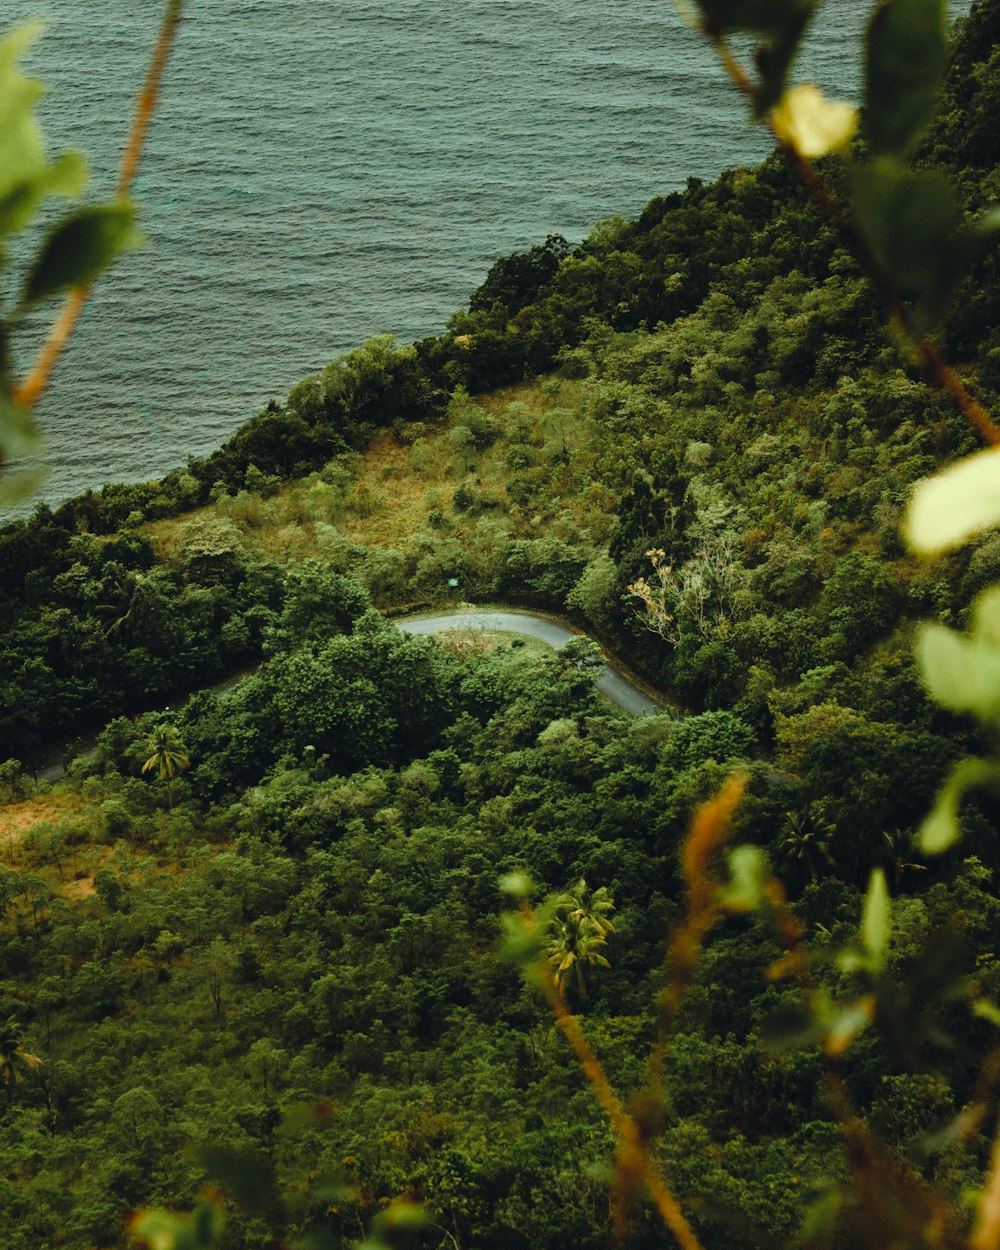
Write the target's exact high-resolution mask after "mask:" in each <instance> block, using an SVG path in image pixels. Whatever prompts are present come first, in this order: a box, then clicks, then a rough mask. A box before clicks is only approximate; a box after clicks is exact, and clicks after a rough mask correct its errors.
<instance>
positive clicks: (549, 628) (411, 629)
mask: <svg viewBox="0 0 1000 1250" xmlns="http://www.w3.org/2000/svg"><path fill="white" fill-rule="evenodd" d="M395 624H396V626H397V628H398V629H400V630H402V632H403V633H404V634H442V633H445V632H446V631H447V630H449V629H482V630H490V631H492V630H501V631H502V632H503V633H507V634H525V635H527V637H529V638H537V639H538V640H539V641H540V642H545V643H548V645H549V646H550V647H555V648H556V650H559V648H560V647H564V646H565V645H566V643H567V642H570V641H571V640H572V639H573V638H587V637H589V635H588V634H579V633H574V632H573V630H572V629H570V628H569V626H568V625H563V624H562V623H561V622H560V621H554V620H552V619H551V618H550V617H547V616H541V615H540V614H539V613H537V612H526V611H521V610H514V609H511V608H503V609H494V608H483V609H482V610H477V609H475V608H473V609H469V610H466V611H462V612H451V613H447V614H445V615H442V616H424V617H412V616H407V617H402V618H401V619H400V620H397V621H396V622H395ZM597 689H598V690H599V691H600V692H601V694H603V695H606V696H607V698H609V699H610V700H611V702H612V703H615V704H617V705H618V707H620V708H622V709H623V710H624V711H626V712H628V714H629V716H655V715H656V713H657V712H662V711H664V708H663V707H662V706H661V705H660V704H659V703H657V702H656V700H655V699H651V698H650V697H649V695H648V694H645V693H644V692H643V691H642V690H640V689H639V687H638V686H636V685H635V684H634V683H633V682H631V681H629V679H628V678H627V677H623V676H622V675H621V674H620V673H616V672H615V671H614V669H613V668H610V667H609V666H608V665H607V664H605V665H604V668H603V669H602V670H601V674H600V676H599V677H598V679H597Z"/></svg>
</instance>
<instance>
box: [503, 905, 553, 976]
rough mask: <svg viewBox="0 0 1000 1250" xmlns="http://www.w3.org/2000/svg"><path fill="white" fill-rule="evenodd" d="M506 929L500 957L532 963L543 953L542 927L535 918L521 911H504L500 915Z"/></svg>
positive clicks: (518, 962) (522, 962) (511, 960)
mask: <svg viewBox="0 0 1000 1250" xmlns="http://www.w3.org/2000/svg"><path fill="white" fill-rule="evenodd" d="M500 923H501V925H502V926H503V929H504V934H505V938H504V942H503V945H502V946H501V947H500V958H501V959H506V960H509V961H510V962H511V963H515V964H522V965H524V964H530V963H533V962H534V961H535V960H536V959H539V958H540V957H541V955H542V950H543V943H542V933H541V929H540V927H539V926H538V925H537V924H536V923H535V921H534V919H533V918H532V919H528V918H526V917H524V916H523V915H522V914H521V913H520V912H504V913H503V914H502V915H501V917H500Z"/></svg>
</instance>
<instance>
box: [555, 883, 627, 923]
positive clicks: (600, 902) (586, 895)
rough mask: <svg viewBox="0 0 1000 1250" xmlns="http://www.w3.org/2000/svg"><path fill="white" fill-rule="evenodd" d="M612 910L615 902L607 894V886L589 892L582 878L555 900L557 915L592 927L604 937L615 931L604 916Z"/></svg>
mask: <svg viewBox="0 0 1000 1250" xmlns="http://www.w3.org/2000/svg"><path fill="white" fill-rule="evenodd" d="M614 909H615V900H614V899H613V898H611V897H610V895H609V894H608V889H607V886H603V885H602V886H601V887H600V889H597V890H591V889H590V888H589V887H588V885H587V883H586V881H584V879H583V878H582V877H581V878H580V880H579V881H578V882H577V883H576V885H574V886H573V887H572V889H570V890H567V892H566V893H565V894H560V896H559V897H558V899H556V911H557V913H558V914H560V915H563V916H567V917H570V918H572V919H574V920H576V921H578V922H579V923H581V924H588V925H592V926H593V927H594V928H595V929H596V930H597V931H598V932H599V933H601V934H603V935H605V936H606V935H607V934H609V933H614V931H615V926H614V925H613V924H612V923H611V921H610V920H609V919H608V917H607V915H606V913H607V912H611V911H614Z"/></svg>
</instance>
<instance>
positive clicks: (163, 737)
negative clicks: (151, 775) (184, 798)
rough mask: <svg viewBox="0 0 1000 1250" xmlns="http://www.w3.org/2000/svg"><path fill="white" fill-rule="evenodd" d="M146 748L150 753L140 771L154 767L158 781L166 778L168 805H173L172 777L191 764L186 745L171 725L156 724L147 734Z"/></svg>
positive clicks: (146, 771)
mask: <svg viewBox="0 0 1000 1250" xmlns="http://www.w3.org/2000/svg"><path fill="white" fill-rule="evenodd" d="M146 750H147V751H149V752H151V754H150V757H149V759H148V760H147V761H146V762H145V764H143V766H142V771H143V772H144V773H148V772H150V771H151V770H152V769H154V768H155V769H156V776H157V778H158V779H159V780H160V781H163V780H164V779H165V780H166V782H167V793H168V794H169V796H170V806H171V807H173V805H174V789H173V787H174V777H176V775H177V774H178V773H179V772H181V771H182V770H183V769H185V768H188V767H189V766H190V764H191V761H190V760H189V759H188V753H187V747H186V746H185V745H184V743H183V742H181V736H180V734H179V733H178V732H177V730H176V729H175V728H174V726H173V725H157V726H156V728H155V729H154V730H153V732H152V733H151V734H150V735H149V740H148V741H147V743H146Z"/></svg>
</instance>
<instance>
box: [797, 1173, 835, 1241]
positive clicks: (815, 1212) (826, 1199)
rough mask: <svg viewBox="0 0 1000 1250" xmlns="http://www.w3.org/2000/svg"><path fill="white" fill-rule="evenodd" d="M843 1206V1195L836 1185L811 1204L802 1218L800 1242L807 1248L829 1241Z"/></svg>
mask: <svg viewBox="0 0 1000 1250" xmlns="http://www.w3.org/2000/svg"><path fill="white" fill-rule="evenodd" d="M843 1205H844V1197H843V1194H842V1193H841V1191H840V1188H839V1187H838V1186H836V1185H833V1186H831V1187H830V1188H829V1189H828V1190H826V1192H825V1193H823V1194H821V1195H820V1196H819V1197H818V1198H817V1199H816V1200H815V1201H814V1202H811V1203H810V1204H809V1206H808V1207H807V1208H806V1211H805V1215H804V1216H803V1218H802V1236H801V1238H800V1240H801V1242H802V1243H803V1244H805V1245H807V1246H808V1245H812V1243H813V1242H817V1241H828V1240H830V1239H831V1234H832V1232H833V1230H834V1228H835V1227H836V1224H837V1217H838V1216H839V1215H840V1210H841V1207H842V1206H843Z"/></svg>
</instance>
